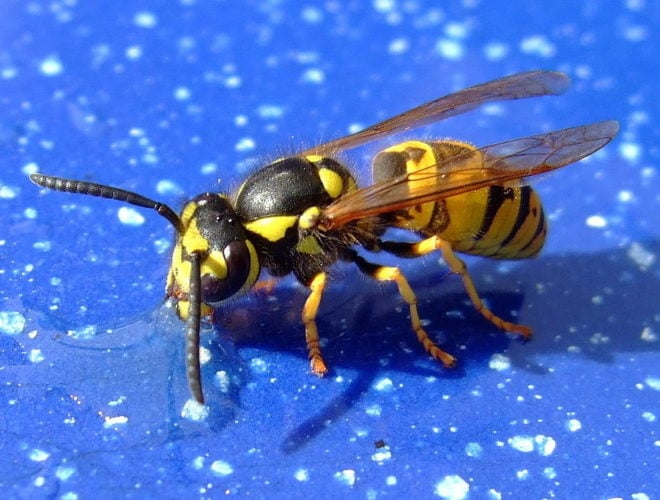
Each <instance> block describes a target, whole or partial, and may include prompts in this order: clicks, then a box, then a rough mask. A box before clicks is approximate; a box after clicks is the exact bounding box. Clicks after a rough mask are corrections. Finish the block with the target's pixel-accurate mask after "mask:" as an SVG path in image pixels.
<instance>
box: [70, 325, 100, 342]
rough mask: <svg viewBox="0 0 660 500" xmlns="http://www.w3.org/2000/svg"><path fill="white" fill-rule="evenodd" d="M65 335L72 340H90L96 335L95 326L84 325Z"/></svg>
mask: <svg viewBox="0 0 660 500" xmlns="http://www.w3.org/2000/svg"><path fill="white" fill-rule="evenodd" d="M66 334H67V335H68V336H69V337H71V338H74V339H79V340H85V339H91V338H92V337H94V336H95V335H96V325H86V326H81V327H80V328H76V329H75V330H68V331H67V332H66Z"/></svg>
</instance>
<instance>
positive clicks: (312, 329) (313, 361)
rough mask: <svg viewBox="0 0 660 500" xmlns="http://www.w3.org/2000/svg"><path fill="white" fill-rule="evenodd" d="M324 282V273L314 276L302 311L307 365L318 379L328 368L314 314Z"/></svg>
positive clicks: (317, 308)
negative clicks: (322, 352)
mask: <svg viewBox="0 0 660 500" xmlns="http://www.w3.org/2000/svg"><path fill="white" fill-rule="evenodd" d="M325 280H326V274H325V273H318V274H317V275H316V276H314V278H313V279H312V281H311V283H310V284H309V289H310V294H309V297H307V300H306V301H305V305H304V306H303V310H302V320H303V323H304V325H305V340H306V341H307V352H308V357H309V365H310V367H311V369H312V373H314V374H315V375H318V376H319V377H322V376H323V375H325V374H326V373H327V372H328V368H327V367H326V366H325V362H324V361H323V356H322V355H321V346H320V345H319V332H318V330H317V328H316V313H317V311H318V310H319V304H320V303H321V296H322V295H323V289H324V288H325Z"/></svg>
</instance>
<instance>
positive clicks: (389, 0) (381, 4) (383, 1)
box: [373, 0, 397, 14]
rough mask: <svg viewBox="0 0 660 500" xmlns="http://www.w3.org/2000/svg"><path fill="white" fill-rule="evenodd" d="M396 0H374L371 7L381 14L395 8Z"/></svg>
mask: <svg viewBox="0 0 660 500" xmlns="http://www.w3.org/2000/svg"><path fill="white" fill-rule="evenodd" d="M396 4H397V2H396V0H374V1H373V8H374V10H375V11H376V12H380V13H381V14H388V13H390V12H392V11H394V10H395V9H396Z"/></svg>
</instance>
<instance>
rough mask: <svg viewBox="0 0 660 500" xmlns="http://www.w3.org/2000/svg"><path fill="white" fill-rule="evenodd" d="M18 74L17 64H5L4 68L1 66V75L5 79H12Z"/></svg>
mask: <svg viewBox="0 0 660 500" xmlns="http://www.w3.org/2000/svg"><path fill="white" fill-rule="evenodd" d="M17 75H18V69H17V68H16V66H11V65H9V66H4V67H3V68H0V77H2V79H3V80H11V79H12V78H16V76H17Z"/></svg>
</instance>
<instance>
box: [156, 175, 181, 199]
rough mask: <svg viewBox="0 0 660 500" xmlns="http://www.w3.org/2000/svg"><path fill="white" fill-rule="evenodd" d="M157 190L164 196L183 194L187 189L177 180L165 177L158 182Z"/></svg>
mask: <svg viewBox="0 0 660 500" xmlns="http://www.w3.org/2000/svg"><path fill="white" fill-rule="evenodd" d="M156 192H157V193H158V194H159V195H162V196H182V195H183V194H184V193H185V191H184V190H183V189H182V188H181V186H179V185H178V184H177V183H176V182H174V181H171V180H168V179H163V180H161V181H158V183H157V184H156Z"/></svg>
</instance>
